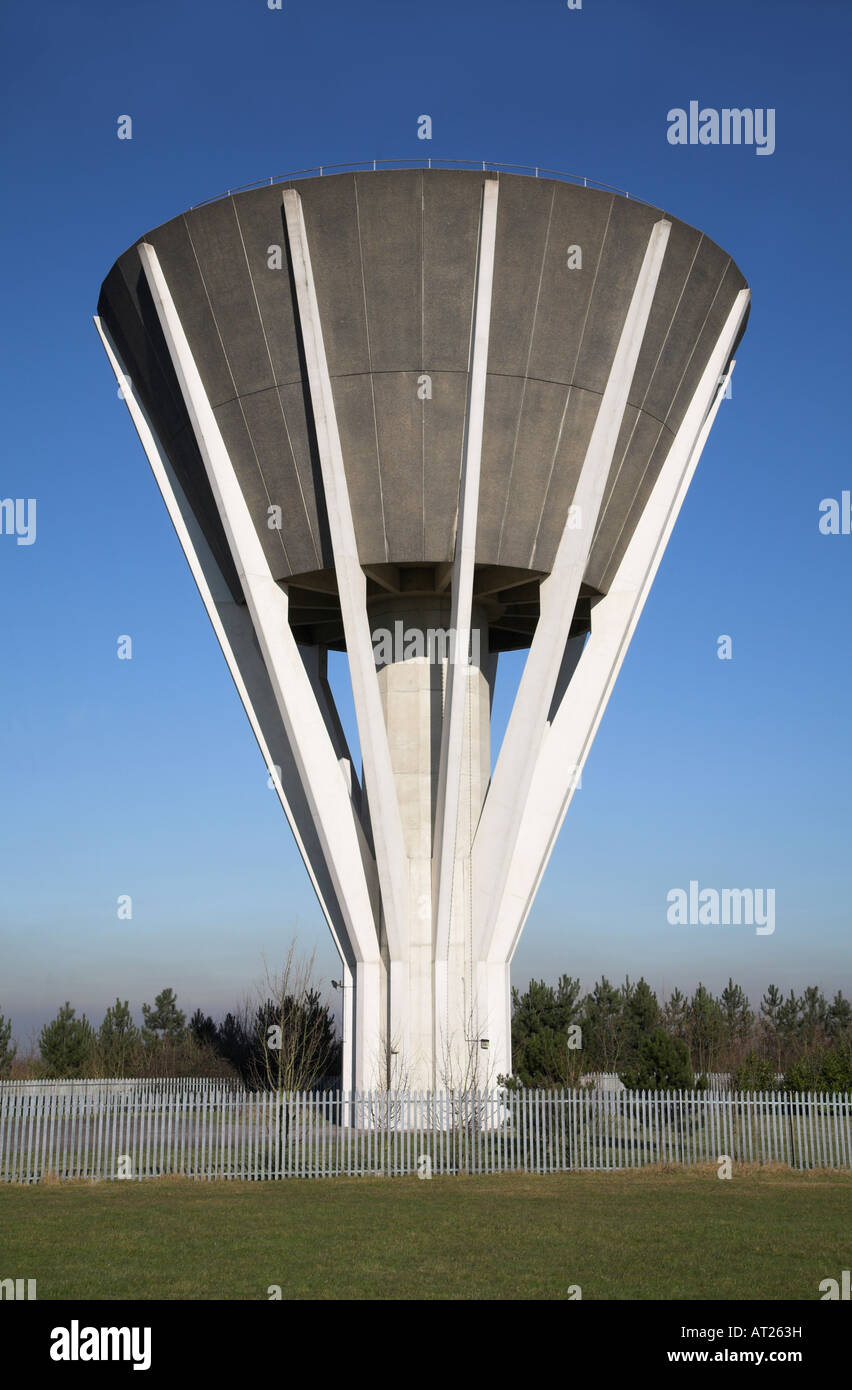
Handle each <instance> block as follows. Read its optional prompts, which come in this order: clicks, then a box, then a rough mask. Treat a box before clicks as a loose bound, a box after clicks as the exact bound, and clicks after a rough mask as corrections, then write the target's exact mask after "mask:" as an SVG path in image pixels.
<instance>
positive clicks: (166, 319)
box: [139, 243, 380, 962]
mask: <svg viewBox="0 0 852 1390" xmlns="http://www.w3.org/2000/svg"><path fill="white" fill-rule="evenodd" d="M139 255H140V260H141V262H142V266H143V269H144V271H145V275H146V277H147V280H148V285H149V287H150V290H151V295H152V298H153V301H154V305H155V308H156V311H157V315H158V317H159V320H160V325H161V328H162V330H163V335H164V337H165V340H166V344H167V347H168V350H169V354H170V356H171V359H172V364H173V366H174V369H175V373H176V375H177V379H178V382H179V384H180V388H181V392H182V394H183V398H184V401H185V404H186V408H187V411H188V413H189V417H190V420H191V421H192V425H193V429H194V432H195V437H196V440H197V442H198V447H199V449H200V451H201V457H202V459H203V462H204V467H205V470H206V472H207V476H208V479H209V482H210V486H211V489H212V492H213V496H214V498H215V501H216V505H217V508H218V510H219V515H220V518H221V521H222V525H223V527H224V528H225V533H226V535H227V538H228V543H229V546H230V549H231V554H232V555H233V557H234V563H235V565H236V568H237V573H238V575H239V578H240V583H241V585H242V588H243V593H244V596H245V599H246V604H247V606H248V609H249V613H250V615H251V620H252V624H253V627H254V631H255V633H256V635H257V639H258V642H259V644H260V648H261V652H262V653H263V659H264V663H265V665H266V670H267V672H268V675H269V679H270V682H271V685H272V689H273V691H274V694H275V699H276V703H277V705H278V710H279V713H280V716H281V719H282V721H283V724H284V728H285V730H286V733H287V738H288V741H289V744H290V747H291V748H292V751H293V757H294V760H295V762H296V767H297V770H298V779H299V784H300V786H301V788H302V790H303V792H304V795H305V798H306V800H307V802H308V805H309V807H310V810H311V818H312V820H313V824H314V827H315V829H316V833H317V837H318V839H319V842H320V845H321V849H322V854H323V858H324V859H325V862H326V864H327V866H328V870H329V875H330V878H331V881H332V884H333V886H334V892H335V896H336V897H337V900H338V902H339V903H340V906H341V910H342V912H343V916H344V921H345V926H346V933H347V936H348V940H349V946H350V948H351V951H352V953H353V954H354V956H355V958H356V960H358V961H375V962H378V961H379V958H380V957H379V947H378V937H377V934H376V925H375V919H374V916H373V904H372V903H371V900H370V891H369V884H368V881H367V877H366V875H365V872H364V864H363V861H362V854H361V844H360V842H359V833H358V826H357V824H356V817H355V814H354V808H353V806H352V803H351V800H350V797H349V792H348V788H347V786H346V783H345V780H344V776H343V772H342V770H341V768H340V766H339V764H338V761H337V756H336V753H335V750H334V747H333V745H332V743H331V740H330V738H329V735H328V731H327V729H326V727H325V723H324V721H323V717H322V714H321V712H320V710H319V708H318V707H317V704H316V700H315V699H314V695H313V691H312V689H311V683H310V680H309V678H308V674H307V672H306V670H305V667H304V664H303V662H302V658H301V656H300V655H299V649H298V646H297V644H296V640H295V638H294V637H293V633H292V631H291V629H290V625H289V622H288V616H287V595H286V594H285V593H284V591H283V590H282V589H281V587H280V586H279V585H278V584H277V583H276V582H275V580H274V578H273V576H272V573H271V571H270V569H269V564H268V562H267V560H266V556H265V555H264V553H263V548H262V546H261V544H260V541H259V539H258V536H257V533H256V531H255V528H254V524H253V522H252V519H251V516H250V514H249V510H248V507H247V505H246V502H245V498H244V497H243V494H242V490H241V488H240V485H239V482H238V480H237V477H236V474H235V472H234V469H233V465H232V463H231V460H230V458H229V456H228V452H227V449H226V448H225V444H224V441H223V439H222V435H221V433H220V431H219V426H218V424H217V422H216V417H215V415H214V413H213V409H212V407H211V405H210V402H209V400H208V398H207V393H206V392H205V390H204V386H203V384H202V381H201V377H200V374H199V372H198V368H197V366H196V364H195V360H194V358H193V356H192V352H191V350H190V347H189V343H188V342H187V339H186V334H185V333H184V330H183V326H182V324H181V322H180V318H179V316H178V313H177V310H176V308H175V305H174V301H173V299H172V296H171V293H170V291H169V287H168V285H167V283H166V280H165V276H164V275H163V271H162V268H161V266H160V263H159V260H158V258H157V254H156V252H155V251H154V248H153V247H152V246H149V245H148V244H147V243H142V244H141V245H140V247H139Z"/></svg>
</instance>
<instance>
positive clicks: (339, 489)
mask: <svg viewBox="0 0 852 1390" xmlns="http://www.w3.org/2000/svg"><path fill="white" fill-rule="evenodd" d="M283 197H284V214H285V218H286V223H287V236H288V240H289V244H290V255H291V259H292V263H293V278H294V280H295V285H296V298H297V302H298V309H299V323H300V326H301V330H302V341H303V345H304V350H305V360H306V363H307V369H308V385H309V388H310V398H311V408H312V411H313V417H314V427H315V430H316V438H317V447H318V450H319V457H320V468H321V470H322V481H323V492H324V494H325V505H326V513H327V516H328V527H329V533H330V536H331V545H332V550H333V553H334V568H335V574H336V576H337V586H338V592H339V595H340V608H341V613H342V616H343V630H344V634H345V639H346V653H347V658H348V661H349V673H350V677H351V680H352V696H353V700H354V704H355V714H356V718H357V721H358V737H359V740H360V743H361V755H362V759H363V763H364V780H365V782H366V785H367V796H368V799H369V805H370V824H371V828H372V832H373V843H374V847H375V852H376V864H377V868H378V873H379V883H380V885H381V893H382V912H383V916H384V924H385V928H386V931H387V939H388V949H389V953H390V956H391V960H392V962H393V964H394V965H401V964H402V963H403V962H404V961H405V959H406V957H407V953H408V943H409V930H408V892H407V877H406V855H405V842H404V837H403V833H402V821H401V819H400V814H399V803H398V801H397V794H396V786H395V783H394V777H393V769H392V766H391V757H390V749H389V747H388V737H387V728H386V726H385V721H384V716H383V714H382V702H381V695H380V693H379V685H378V681H377V680H376V667H375V658H374V654H373V644H372V640H371V637H370V623H369V618H368V616H367V580H366V576H365V574H364V571H363V570H362V568H361V563H360V560H359V558H358V543H357V540H356V536H355V524H354V522H353V520H352V508H351V505H350V501H349V489H348V485H347V482H346V470H345V468H344V463H343V450H342V448H341V445H340V434H339V431H338V428H337V416H336V413H335V408H334V394H333V391H332V385H331V378H330V376H329V371H328V362H327V360H326V355H325V345H324V342H323V335H322V323H321V320H320V312H319V304H318V301H317V293H316V286H315V284H314V277H313V271H312V268H311V253H310V247H309V245H308V234H307V229H306V227H305V219H304V214H303V211H302V200H301V198H300V197H299V194H298V193H297V191H296V190H295V189H293V188H289V189H285V191H284V195H283ZM395 1026H396V1029H397V1031H399V1030H402V1032H403V1033H404V1029H405V1021H404V1018H403V1016H402V1015H400V1016H399V1018H398V1019H397V1020H396V1024H395Z"/></svg>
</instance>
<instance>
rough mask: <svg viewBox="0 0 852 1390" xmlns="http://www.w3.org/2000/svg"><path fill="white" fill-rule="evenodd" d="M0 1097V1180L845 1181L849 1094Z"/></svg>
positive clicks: (213, 1086) (162, 1092) (134, 1092)
mask: <svg viewBox="0 0 852 1390" xmlns="http://www.w3.org/2000/svg"><path fill="white" fill-rule="evenodd" d="M136 1084H137V1083H128V1082H122V1083H121V1085H120V1086H117V1085H114V1086H112V1087H111V1088H109V1089H103V1088H98V1087H97V1086H93V1085H92V1084H91V1083H82V1082H78V1083H76V1089H74V1090H69V1089H67V1087H66V1088H60V1087H58V1086H56V1085H52V1084H51V1085H49V1086H39V1088H38V1090H34V1089H33V1087H32V1083H27V1082H23V1083H16V1082H2V1083H0V1180H2V1181H5V1182H21V1183H31V1182H40V1181H44V1180H45V1179H47V1180H51V1179H57V1178H58V1179H69V1178H77V1179H89V1180H92V1181H95V1180H99V1179H107V1178H115V1179H120V1178H124V1179H136V1180H138V1179H142V1178H152V1177H167V1176H185V1177H192V1178H204V1179H217V1178H238V1179H245V1180H250V1181H251V1180H254V1181H258V1180H265V1179H272V1178H289V1177H303V1178H320V1177H338V1176H352V1177H355V1176H364V1175H369V1174H375V1175H379V1174H381V1175H385V1176H396V1175H402V1174H418V1175H419V1176H421V1177H427V1176H428V1177H431V1176H437V1175H440V1174H452V1173H495V1172H505V1171H524V1172H534V1173H549V1172H556V1171H564V1170H567V1169H603V1170H615V1169H627V1168H639V1167H643V1166H645V1165H647V1164H659V1163H666V1164H686V1165H689V1164H701V1163H717V1162H718V1161H719V1160H720V1159H721V1157H722V1156H723V1155H726V1156H727V1157H728V1158H730V1159H731V1160H733V1161H734V1162H741V1163H781V1164H788V1165H789V1166H790V1167H793V1168H850V1167H852V1096H850V1095H805V1094H793V1093H782V1092H763V1093H756V1092H749V1093H745V1092H727V1093H722V1092H706V1091H705V1092H696V1091H667V1092H661V1091H623V1092H614V1091H603V1090H599V1089H581V1090H572V1091H533V1090H520V1091H506V1090H501V1091H491V1092H467V1093H460V1092H452V1091H445V1092H434V1093H427V1092H391V1091H372V1092H358V1093H352V1094H350V1093H346V1092H342V1091H313V1092H298V1093H288V1094H277V1093H275V1092H259V1093H250V1092H247V1091H243V1090H240V1089H239V1088H235V1087H233V1086H229V1085H227V1084H220V1083H219V1082H217V1081H208V1082H199V1081H198V1080H195V1079H194V1080H192V1081H191V1082H188V1083H187V1084H185V1085H181V1084H180V1083H178V1084H175V1083H174V1082H169V1083H163V1085H162V1086H158V1085H157V1084H156V1083H148V1082H146V1083H144V1085H140V1086H139V1087H138V1089H134V1086H135V1085H136Z"/></svg>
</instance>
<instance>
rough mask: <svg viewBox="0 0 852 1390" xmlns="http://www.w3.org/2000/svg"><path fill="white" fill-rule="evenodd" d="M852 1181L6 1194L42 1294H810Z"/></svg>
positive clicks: (392, 1181)
mask: <svg viewBox="0 0 852 1390" xmlns="http://www.w3.org/2000/svg"><path fill="white" fill-rule="evenodd" d="M850 1199H852V1174H850V1173H838V1172H806V1173H802V1172H791V1171H789V1170H787V1169H780V1168H779V1169H740V1170H739V1171H738V1170H736V1169H735V1171H734V1177H733V1179H732V1180H731V1181H729V1182H726V1181H721V1180H719V1179H718V1178H717V1177H716V1170H715V1168H706V1169H695V1168H692V1169H643V1170H637V1171H634V1172H627V1173H602V1172H601V1173H590V1172H575V1173H561V1174H551V1175H548V1176H533V1175H529V1174H523V1173H507V1174H501V1175H495V1176H492V1177H467V1178H465V1177H445V1178H433V1179H432V1180H431V1181H422V1182H421V1181H419V1180H418V1179H417V1178H334V1179H325V1180H322V1179H321V1180H317V1181H298V1180H290V1181H286V1182H277V1183H271V1182H270V1183H240V1182H235V1183H224V1182H215V1183H205V1182H192V1181H189V1180H185V1179H175V1178H167V1179H159V1180H149V1181H146V1182H142V1183H134V1182H100V1183H96V1184H92V1183H88V1182H71V1183H54V1184H45V1185H38V1186H32V1187H16V1186H13V1185H5V1184H4V1185H3V1186H2V1187H0V1264H2V1268H0V1277H6V1276H13V1277H15V1276H17V1277H26V1278H36V1279H37V1280H38V1297H39V1299H52V1298H102V1299H125V1298H166V1299H217V1298H242V1299H265V1298H266V1297H267V1296H268V1295H267V1287H268V1285H270V1284H280V1285H281V1290H282V1296H283V1297H284V1298H295V1299H300V1298H369V1299H384V1298H416V1299H429V1298H486V1299H501V1298H566V1297H567V1291H568V1288H569V1286H570V1285H572V1284H579V1285H580V1286H581V1287H582V1291H583V1298H584V1299H595V1298H605V1299H641V1298H646V1299H671V1298H689V1299H703V1298H724V1299H750V1298H753V1299H762V1298H769V1299H782V1298H791V1299H805V1300H808V1299H810V1300H814V1299H818V1298H819V1296H820V1295H819V1291H818V1284H819V1282H820V1280H821V1279H825V1278H827V1277H829V1276H831V1277H834V1278H839V1277H840V1270H841V1269H842V1268H848V1267H849V1257H850V1241H849V1228H850V1221H849V1212H850Z"/></svg>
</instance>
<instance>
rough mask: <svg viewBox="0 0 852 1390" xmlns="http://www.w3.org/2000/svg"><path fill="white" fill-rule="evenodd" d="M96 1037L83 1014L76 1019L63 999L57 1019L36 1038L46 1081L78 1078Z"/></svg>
mask: <svg viewBox="0 0 852 1390" xmlns="http://www.w3.org/2000/svg"><path fill="white" fill-rule="evenodd" d="M94 1041H95V1033H94V1029H93V1028H92V1026H91V1024H90V1023H89V1020H88V1019H87V1018H86V1016H85V1014H84V1015H83V1017H82V1018H77V1017H76V1011H75V1010H74V1009H72V1007H71V1005H70V1004H69V1002H68V1000H67V999H66V1001H65V1003H64V1004H63V1006H62V1008H61V1009H60V1010H59V1013H58V1014H57V1015H56V1018H54V1019H52V1020H51V1022H50V1023H46V1024H45V1025H44V1027H43V1028H42V1030H41V1033H40V1035H39V1040H38V1042H39V1051H40V1052H41V1059H42V1062H43V1063H44V1066H45V1070H46V1072H47V1075H48V1076H49V1077H60V1076H81V1075H82V1074H83V1071H84V1068H85V1067H86V1064H87V1063H88V1061H89V1060H90V1058H91V1054H92V1048H93V1044H94Z"/></svg>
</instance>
